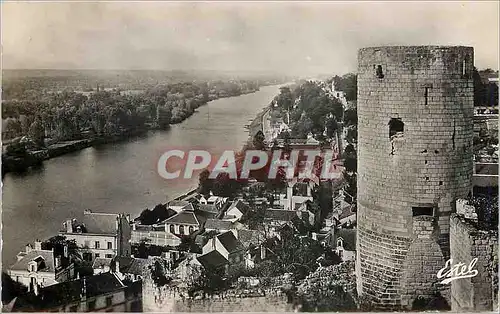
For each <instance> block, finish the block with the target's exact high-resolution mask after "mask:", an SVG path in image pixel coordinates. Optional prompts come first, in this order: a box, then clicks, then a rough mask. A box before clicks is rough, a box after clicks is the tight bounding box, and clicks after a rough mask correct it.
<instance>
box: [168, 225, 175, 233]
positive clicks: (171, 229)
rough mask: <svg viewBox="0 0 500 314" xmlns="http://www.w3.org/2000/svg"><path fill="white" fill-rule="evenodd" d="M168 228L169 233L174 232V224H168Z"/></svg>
mask: <svg viewBox="0 0 500 314" xmlns="http://www.w3.org/2000/svg"><path fill="white" fill-rule="evenodd" d="M169 230H170V233H175V228H174V225H170V227H169Z"/></svg>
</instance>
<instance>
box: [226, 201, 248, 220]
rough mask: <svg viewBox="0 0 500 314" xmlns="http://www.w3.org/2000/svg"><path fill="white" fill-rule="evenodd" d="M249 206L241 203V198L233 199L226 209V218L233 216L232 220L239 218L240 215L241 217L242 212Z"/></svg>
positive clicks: (246, 210)
mask: <svg viewBox="0 0 500 314" xmlns="http://www.w3.org/2000/svg"><path fill="white" fill-rule="evenodd" d="M249 209H250V207H249V206H248V205H247V204H245V203H243V201H242V200H235V201H234V202H233V203H232V204H231V206H229V208H228V209H227V211H226V216H227V217H228V218H233V217H234V220H240V219H241V217H243V215H244V214H246V213H247V212H248V210H249Z"/></svg>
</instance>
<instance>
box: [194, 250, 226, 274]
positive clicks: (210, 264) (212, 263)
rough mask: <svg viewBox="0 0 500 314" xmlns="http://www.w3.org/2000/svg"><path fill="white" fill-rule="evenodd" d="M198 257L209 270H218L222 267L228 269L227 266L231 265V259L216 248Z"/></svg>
mask: <svg viewBox="0 0 500 314" xmlns="http://www.w3.org/2000/svg"><path fill="white" fill-rule="evenodd" d="M197 259H198V261H199V262H200V264H201V265H202V266H203V267H204V268H205V269H207V270H216V269H220V268H222V267H224V269H225V270H227V267H228V266H229V261H228V260H227V259H226V258H225V257H224V256H223V255H222V254H221V253H220V252H218V251H216V250H213V251H210V252H208V253H206V254H203V255H200V256H198V258H197Z"/></svg>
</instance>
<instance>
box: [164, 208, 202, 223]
mask: <svg viewBox="0 0 500 314" xmlns="http://www.w3.org/2000/svg"><path fill="white" fill-rule="evenodd" d="M164 223H168V224H180V225H196V226H198V225H199V221H198V219H197V218H196V215H195V214H194V211H192V210H185V211H181V212H179V213H178V214H177V215H174V216H172V217H170V218H168V219H166V220H165V221H164Z"/></svg>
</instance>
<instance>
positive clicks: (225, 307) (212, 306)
mask: <svg viewBox="0 0 500 314" xmlns="http://www.w3.org/2000/svg"><path fill="white" fill-rule="evenodd" d="M174 311H175V312H193V313H204V312H291V311H293V307H292V304H291V303H288V302H287V297H286V295H271V296H258V297H245V296H242V297H232V298H224V299H222V298H211V299H205V300H192V299H186V300H176V302H175V307H174Z"/></svg>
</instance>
